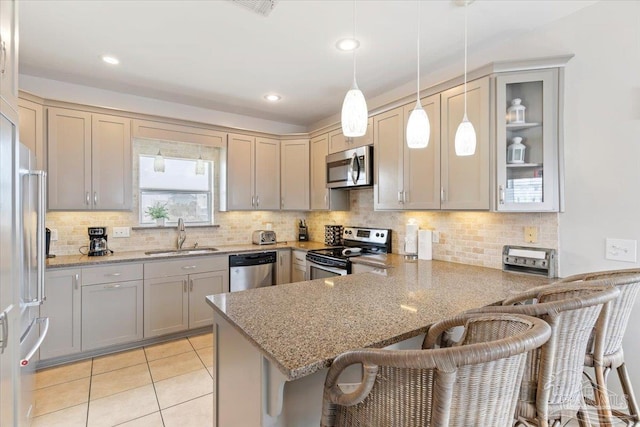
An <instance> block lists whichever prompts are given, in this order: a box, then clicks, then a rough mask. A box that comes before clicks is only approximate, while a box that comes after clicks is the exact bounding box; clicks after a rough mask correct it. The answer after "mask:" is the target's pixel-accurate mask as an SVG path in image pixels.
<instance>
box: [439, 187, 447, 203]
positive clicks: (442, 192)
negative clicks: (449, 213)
mask: <svg viewBox="0 0 640 427" xmlns="http://www.w3.org/2000/svg"><path fill="white" fill-rule="evenodd" d="M445 200H446V198H445V197H444V187H440V201H441V202H444V201H445Z"/></svg>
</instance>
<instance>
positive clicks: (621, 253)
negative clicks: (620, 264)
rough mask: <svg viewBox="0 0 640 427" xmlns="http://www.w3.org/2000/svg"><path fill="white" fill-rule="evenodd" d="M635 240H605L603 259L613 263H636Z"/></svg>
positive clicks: (636, 242)
mask: <svg viewBox="0 0 640 427" xmlns="http://www.w3.org/2000/svg"><path fill="white" fill-rule="evenodd" d="M637 246H638V241H637V240H625V239H607V240H606V253H605V258H606V259H610V260H613V261H625V262H636V260H637V256H636V255H637V251H636V249H637Z"/></svg>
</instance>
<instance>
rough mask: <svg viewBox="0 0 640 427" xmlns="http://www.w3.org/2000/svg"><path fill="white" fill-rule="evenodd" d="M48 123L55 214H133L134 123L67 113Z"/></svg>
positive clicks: (53, 115) (53, 114)
mask: <svg viewBox="0 0 640 427" xmlns="http://www.w3.org/2000/svg"><path fill="white" fill-rule="evenodd" d="M47 118H48V126H47V166H48V173H49V176H48V183H49V194H48V196H49V197H48V202H49V209H50V210H92V209H93V210H128V209H131V204H132V175H131V174H132V167H131V120H130V119H126V118H123V117H116V116H109V115H105V114H91V113H88V112H84V111H77V110H68V109H63V108H49V109H48V113H47Z"/></svg>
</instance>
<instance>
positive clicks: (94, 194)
mask: <svg viewBox="0 0 640 427" xmlns="http://www.w3.org/2000/svg"><path fill="white" fill-rule="evenodd" d="M93 204H94V205H96V206H97V205H98V192H97V191H94V192H93Z"/></svg>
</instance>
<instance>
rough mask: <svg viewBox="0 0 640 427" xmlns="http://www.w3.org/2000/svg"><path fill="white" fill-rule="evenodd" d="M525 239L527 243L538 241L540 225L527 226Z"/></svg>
mask: <svg viewBox="0 0 640 427" xmlns="http://www.w3.org/2000/svg"><path fill="white" fill-rule="evenodd" d="M524 241H525V242H527V243H538V227H525V228H524Z"/></svg>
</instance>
